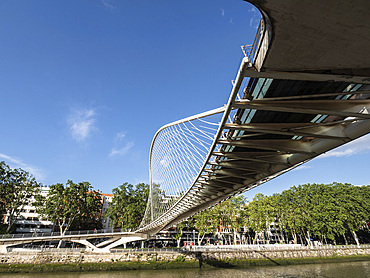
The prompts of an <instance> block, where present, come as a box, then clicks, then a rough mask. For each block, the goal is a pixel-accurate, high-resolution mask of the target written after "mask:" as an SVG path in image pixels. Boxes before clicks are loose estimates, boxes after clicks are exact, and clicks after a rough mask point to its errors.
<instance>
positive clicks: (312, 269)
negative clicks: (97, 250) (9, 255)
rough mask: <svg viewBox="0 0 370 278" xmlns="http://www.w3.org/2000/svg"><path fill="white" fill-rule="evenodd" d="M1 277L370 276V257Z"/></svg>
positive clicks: (25, 274) (203, 277)
mask: <svg viewBox="0 0 370 278" xmlns="http://www.w3.org/2000/svg"><path fill="white" fill-rule="evenodd" d="M0 276H1V278H20V277H22V278H121V277H125V278H131V277H132V278H133V277H135V278H136V277H138V278H238V277H243V278H249V277H258V278H267V277H281V278H308V277H321V278H331V277H333V278H334V277H335V278H341V277H343V278H348V277H351V278H352V277H354V278H370V261H365V262H349V263H327V264H306V265H292V266H270V267H256V268H250V269H213V268H212V269H210V268H202V269H169V270H130V271H112V272H80V273H32V274H28V273H23V274H2V275H0Z"/></svg>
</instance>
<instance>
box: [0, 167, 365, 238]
mask: <svg viewBox="0 0 370 278" xmlns="http://www.w3.org/2000/svg"><path fill="white" fill-rule="evenodd" d="M39 188H40V184H39V183H38V182H37V181H36V180H35V179H34V178H33V177H32V176H30V175H29V174H28V173H27V172H26V171H24V170H22V169H10V167H9V166H8V165H6V164H5V163H4V162H0V210H1V213H2V215H7V223H6V225H5V229H4V232H7V233H8V232H10V231H11V228H12V226H13V225H14V223H15V221H16V220H17V217H19V215H20V212H21V211H22V210H23V209H24V207H25V206H27V205H34V206H35V207H36V211H37V212H38V213H39V214H40V215H41V217H43V218H48V219H49V220H51V221H53V222H54V223H55V225H56V226H57V227H58V228H59V230H60V232H61V233H62V234H64V233H65V232H66V231H67V230H69V229H94V228H100V227H101V216H102V215H101V212H102V200H101V195H100V193H99V192H98V191H96V190H94V189H93V188H92V186H91V185H90V183H88V182H80V183H74V182H73V181H71V180H69V181H67V183H66V185H63V184H61V183H58V184H54V185H51V186H50V189H49V192H48V196H46V197H44V196H42V195H41V194H40V192H39V191H38V190H39ZM113 194H114V195H113V200H112V202H111V203H110V204H109V208H108V209H107V211H106V212H105V215H104V217H109V218H110V219H111V220H112V223H113V225H114V226H115V227H121V228H123V229H133V228H136V227H138V226H139V224H140V222H141V220H142V218H143V215H144V213H145V209H146V205H147V200H148V195H149V186H148V185H147V184H144V183H141V184H138V185H136V186H133V185H131V184H128V183H124V184H122V185H121V186H119V187H117V188H115V189H114V190H113ZM369 219H370V186H361V187H359V186H352V185H349V184H340V183H333V184H329V185H327V184H305V185H299V186H294V187H291V188H290V189H288V190H285V191H283V192H282V193H279V194H274V195H272V196H265V195H263V194H257V195H256V196H255V197H254V198H253V200H252V201H251V202H249V203H247V202H246V199H245V198H244V197H243V196H238V197H234V198H231V199H228V200H226V201H224V202H222V203H220V204H218V205H217V206H215V207H213V208H210V209H207V210H205V211H203V212H201V213H198V214H197V215H195V216H193V217H192V218H189V219H188V220H187V221H185V222H182V223H180V224H178V225H177V231H178V234H177V236H176V239H178V240H180V239H181V236H182V231H183V230H184V229H196V230H197V231H198V233H197V234H198V243H199V244H200V242H202V240H203V238H204V236H205V235H206V234H210V233H215V232H217V231H221V230H222V228H225V227H226V228H228V229H229V230H230V233H232V234H233V236H234V242H236V238H237V235H239V234H240V231H241V229H242V228H243V230H244V231H246V233H248V234H249V235H252V237H253V239H254V240H255V241H256V240H257V239H261V240H264V238H263V237H264V231H265V230H266V229H267V228H268V227H269V226H270V225H271V223H274V224H275V225H277V226H278V227H279V230H280V231H285V232H286V233H288V234H289V237H290V238H291V239H292V240H293V241H294V242H295V243H296V242H297V239H298V237H300V238H302V237H303V238H304V239H305V240H306V241H307V243H309V242H310V239H311V238H315V239H322V238H323V237H324V236H325V238H327V239H330V240H332V241H334V242H335V240H336V239H337V238H338V237H343V238H344V240H346V237H345V236H344V235H345V234H346V233H351V234H352V236H353V238H354V239H355V240H356V241H357V242H358V239H357V234H356V233H357V232H358V231H359V230H360V229H363V228H367V229H368V226H367V224H368V221H369ZM280 235H282V234H280ZM279 240H280V241H281V242H285V241H286V239H285V238H284V237H283V236H281V238H280V239H279Z"/></svg>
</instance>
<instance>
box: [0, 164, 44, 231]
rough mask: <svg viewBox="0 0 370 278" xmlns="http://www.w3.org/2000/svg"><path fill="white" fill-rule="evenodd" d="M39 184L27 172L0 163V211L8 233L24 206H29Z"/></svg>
mask: <svg viewBox="0 0 370 278" xmlns="http://www.w3.org/2000/svg"><path fill="white" fill-rule="evenodd" d="M39 186H40V184H39V183H37V182H36V180H35V178H34V177H32V176H31V175H30V174H29V173H28V172H26V171H24V170H22V169H11V168H10V167H9V166H8V165H6V164H5V162H4V161H1V162H0V210H1V214H2V215H3V216H5V219H6V225H7V227H6V232H7V233H8V232H9V231H10V229H11V228H12V226H13V224H14V223H15V221H16V220H17V217H18V216H19V214H20V212H21V211H22V209H23V208H24V207H25V206H26V205H31V204H32V202H33V200H34V199H33V198H32V197H34V196H35V195H37V193H38V188H39Z"/></svg>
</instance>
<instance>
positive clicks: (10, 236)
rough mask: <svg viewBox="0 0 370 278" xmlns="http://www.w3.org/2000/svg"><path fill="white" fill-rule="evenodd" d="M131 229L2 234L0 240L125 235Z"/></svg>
mask: <svg viewBox="0 0 370 278" xmlns="http://www.w3.org/2000/svg"><path fill="white" fill-rule="evenodd" d="M132 231H133V229H120V228H114V229H113V228H111V229H100V230H84V231H66V232H65V233H60V232H50V233H25V234H4V235H1V236H0V240H1V239H16V238H35V237H50V236H73V235H91V234H107V233H125V232H132Z"/></svg>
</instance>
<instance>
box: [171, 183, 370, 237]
mask: <svg viewBox="0 0 370 278" xmlns="http://www.w3.org/2000/svg"><path fill="white" fill-rule="evenodd" d="M369 220H370V186H352V185H350V184H341V183H332V184H305V185H299V186H294V187H291V188H290V189H288V190H285V191H283V192H282V193H279V194H274V195H272V196H265V195H263V194H257V195H255V197H254V198H253V200H252V201H251V202H249V203H246V200H245V199H244V198H243V197H242V196H238V197H234V198H231V199H229V200H227V201H225V202H222V203H220V204H218V205H216V206H215V207H213V208H211V209H208V210H205V211H203V212H201V213H199V214H197V215H195V216H194V217H192V218H190V219H188V220H187V221H184V222H182V223H180V224H178V226H177V228H178V231H179V233H178V235H177V239H178V240H179V239H180V238H181V235H182V230H183V229H194V228H195V229H197V230H198V232H199V233H198V243H199V244H200V243H201V242H202V240H203V237H204V235H205V234H210V233H215V232H217V231H218V232H219V231H221V229H222V227H224V228H225V227H226V228H228V229H229V230H230V233H232V234H233V235H234V242H236V236H237V235H238V234H240V231H241V230H244V231H245V232H246V234H248V235H251V236H252V238H253V240H254V241H255V242H256V241H257V240H259V239H260V240H266V238H264V237H265V231H266V230H267V229H268V227H269V226H270V225H271V224H274V226H277V227H278V230H279V231H284V232H285V233H287V234H288V237H289V238H290V239H291V240H292V241H293V242H294V243H297V241H298V237H300V238H301V239H302V238H304V239H305V240H306V242H307V243H308V244H309V243H310V241H311V240H312V239H315V240H318V241H323V240H324V237H325V239H329V240H332V241H333V242H334V243H336V239H338V238H340V237H343V239H344V241H345V242H346V241H347V239H346V237H345V234H346V233H347V234H348V233H351V234H352V236H353V238H354V240H355V241H356V242H357V243H359V242H358V238H357V234H356V233H357V232H358V231H359V230H364V229H365V230H367V231H368V230H369V227H368V224H369ZM242 228H243V229H242ZM278 234H279V235H280V238H279V241H280V242H282V243H283V242H286V240H287V239H286V238H285V237H284V234H283V233H281V232H280V233H278ZM301 241H302V240H301Z"/></svg>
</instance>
